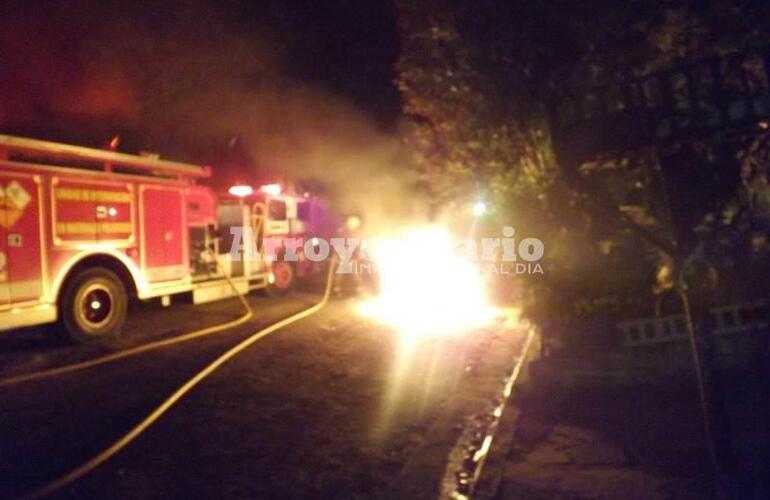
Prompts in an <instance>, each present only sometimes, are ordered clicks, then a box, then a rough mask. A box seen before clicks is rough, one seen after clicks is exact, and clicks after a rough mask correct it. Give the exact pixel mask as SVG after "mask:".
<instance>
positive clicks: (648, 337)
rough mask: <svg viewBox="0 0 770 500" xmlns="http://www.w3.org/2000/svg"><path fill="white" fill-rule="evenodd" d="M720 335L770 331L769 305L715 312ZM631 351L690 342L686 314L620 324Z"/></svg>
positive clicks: (720, 308)
mask: <svg viewBox="0 0 770 500" xmlns="http://www.w3.org/2000/svg"><path fill="white" fill-rule="evenodd" d="M711 314H712V315H713V316H714V321H715V325H716V328H715V331H714V333H716V334H717V335H726V334H734V333H744V332H749V331H753V330H757V329H762V328H767V327H768V325H770V308H768V306H767V305H765V304H735V305H729V306H720V307H715V308H714V309H712V311H711ZM618 328H619V329H620V331H621V332H623V345H625V346H627V347H633V346H639V345H650V344H659V343H664V342H673V341H678V340H682V339H687V324H686V322H685V319H684V315H682V314H673V315H669V316H662V317H659V318H640V319H633V320H628V321H623V322H621V323H618Z"/></svg>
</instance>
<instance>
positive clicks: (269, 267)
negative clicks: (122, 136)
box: [0, 135, 324, 341]
mask: <svg viewBox="0 0 770 500" xmlns="http://www.w3.org/2000/svg"><path fill="white" fill-rule="evenodd" d="M210 175H211V169H210V168H209V167H200V166H195V165H189V164H184V163H179V162H173V161H167V160H161V159H158V158H154V157H145V156H136V155H130V154H125V153H119V152H115V151H109V150H99V149H91V148H84V147H79V146H71V145H66V144H59V143H53V142H48V141H40V140H35V139H25V138H18V137H12V136H5V135H0V330H6V329H11V328H17V327H21V326H29V325H37V324H43V323H50V322H54V321H59V322H60V323H61V325H62V326H63V328H62V330H63V331H65V332H67V334H68V335H69V336H70V337H71V338H72V339H74V340H76V341H88V340H92V339H97V338H103V337H109V336H114V335H117V334H118V333H119V332H120V329H121V327H122V325H123V322H124V320H125V317H126V310H127V303H128V301H129V300H130V299H132V298H136V299H140V300H145V299H152V298H160V300H161V301H162V302H163V303H164V305H167V304H169V303H170V297H171V296H172V295H175V294H183V293H184V294H188V295H189V296H190V297H191V299H192V301H193V302H194V303H201V302H207V301H212V300H217V299H221V298H225V297H228V296H232V295H233V294H234V292H233V286H232V285H234V286H235V288H236V289H237V290H238V293H241V294H244V293H247V292H248V291H250V290H254V289H259V288H266V289H270V290H271V291H274V292H278V293H280V292H282V291H285V290H288V289H290V288H291V286H292V285H293V283H294V281H295V279H296V278H297V277H298V276H302V275H305V274H308V273H309V272H311V268H310V267H308V266H305V265H303V264H304V261H300V262H296V263H295V262H285V261H283V260H281V259H280V251H279V252H278V258H269V257H264V258H257V259H250V260H245V261H244V260H238V259H234V260H233V259H230V242H231V240H229V238H230V237H231V235H230V228H231V227H234V226H251V227H252V228H253V232H254V234H255V235H257V237H258V238H259V239H260V240H259V241H264V240H265V239H266V238H270V237H276V236H293V237H299V238H310V237H311V234H312V235H315V233H313V232H312V231H314V229H313V228H314V227H315V225H316V223H320V224H323V220H324V217H323V214H322V212H323V211H322V209H321V208H320V207H321V205H320V202H319V201H318V200H315V199H313V198H310V197H306V196H294V195H282V194H279V193H276V192H272V191H270V190H268V192H259V193H258V194H257V195H250V196H241V197H234V196H217V195H216V193H215V192H214V191H213V190H212V189H211V188H209V187H206V186H203V185H200V184H198V183H197V181H199V180H200V179H204V178H206V177H209V176H210ZM239 194H240V193H239ZM261 246H264V245H261ZM260 251H262V250H261V249H260ZM226 278H230V280H231V281H230V282H228V280H227V279H226ZM231 284H232V285H231Z"/></svg>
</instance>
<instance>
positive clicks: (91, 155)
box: [0, 134, 211, 178]
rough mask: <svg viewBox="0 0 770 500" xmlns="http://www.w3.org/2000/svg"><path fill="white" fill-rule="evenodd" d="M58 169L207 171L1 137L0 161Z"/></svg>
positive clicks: (207, 172)
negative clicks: (63, 167) (53, 166)
mask: <svg viewBox="0 0 770 500" xmlns="http://www.w3.org/2000/svg"><path fill="white" fill-rule="evenodd" d="M2 160H5V161H15V162H20V163H29V164H36V163H38V164H45V165H57V164H58V165H60V166H65V167H70V168H86V169H92V170H93V169H95V168H100V169H101V170H103V171H105V172H112V171H113V170H119V171H122V172H123V173H133V174H139V175H154V176H160V177H179V178H204V177H210V176H211V169H210V167H200V166H197V165H190V164H187V163H181V162H176V161H170V160H161V159H159V158H156V157H153V156H137V155H131V154H126V153H119V152H117V151H111V150H106V149H93V148H87V147H82V146H73V145H70V144H62V143H58V142H50V141H42V140H38V139H27V138H23V137H15V136H10V135H2V134H0V161H2Z"/></svg>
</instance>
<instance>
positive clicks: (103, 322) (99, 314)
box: [59, 267, 128, 343]
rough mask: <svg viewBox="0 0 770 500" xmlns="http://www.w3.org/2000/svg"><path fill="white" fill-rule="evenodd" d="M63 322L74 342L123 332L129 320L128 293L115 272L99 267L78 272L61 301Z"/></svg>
mask: <svg viewBox="0 0 770 500" xmlns="http://www.w3.org/2000/svg"><path fill="white" fill-rule="evenodd" d="M59 307H60V317H61V323H62V326H63V327H64V330H65V331H66V332H67V334H68V335H69V338H70V340H74V341H75V342H81V343H82V342H89V341H93V340H98V339H106V338H114V337H117V336H118V335H120V330H121V329H122V328H123V323H124V322H125V320H126V310H127V308H128V295H127V294H126V289H125V287H124V286H123V283H122V282H121V281H120V278H118V277H117V276H116V275H115V273H113V272H112V271H110V270H108V269H104V268H100V267H96V268H92V269H87V270H85V271H82V272H80V273H78V274H77V275H75V277H74V278H73V279H72V280H70V281H69V282H68V283H67V285H66V286H65V288H64V290H63V293H62V298H61V301H60V304H59Z"/></svg>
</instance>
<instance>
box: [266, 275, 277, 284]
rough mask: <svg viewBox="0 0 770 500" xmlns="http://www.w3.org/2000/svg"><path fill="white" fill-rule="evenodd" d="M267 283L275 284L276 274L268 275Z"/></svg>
mask: <svg viewBox="0 0 770 500" xmlns="http://www.w3.org/2000/svg"><path fill="white" fill-rule="evenodd" d="M267 282H268V283H270V284H271V285H272V284H273V283H275V274H273V273H270V274H268V275H267Z"/></svg>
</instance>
